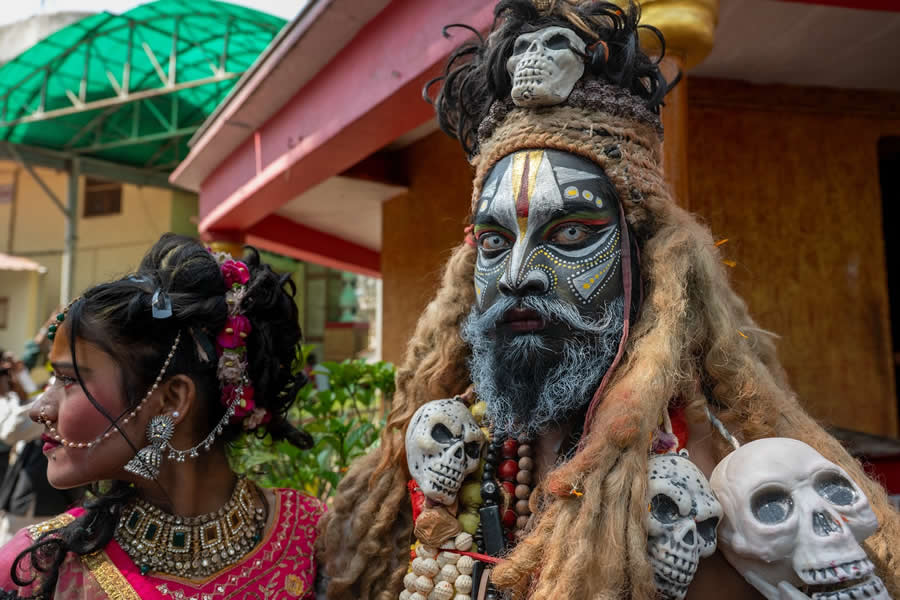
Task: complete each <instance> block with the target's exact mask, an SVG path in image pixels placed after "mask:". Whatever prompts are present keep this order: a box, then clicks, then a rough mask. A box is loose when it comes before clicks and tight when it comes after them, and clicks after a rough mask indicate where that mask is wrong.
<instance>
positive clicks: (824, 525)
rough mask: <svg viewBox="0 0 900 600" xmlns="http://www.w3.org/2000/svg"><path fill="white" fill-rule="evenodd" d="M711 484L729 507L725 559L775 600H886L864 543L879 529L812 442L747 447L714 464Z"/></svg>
mask: <svg viewBox="0 0 900 600" xmlns="http://www.w3.org/2000/svg"><path fill="white" fill-rule="evenodd" d="M710 485H711V486H712V488H713V491H714V492H715V493H716V496H718V498H719V501H720V502H722V506H723V507H724V509H725V517H724V519H723V521H722V527H721V528H720V530H719V537H720V540H721V543H720V547H721V549H722V551H723V553H724V554H725V557H726V558H727V559H728V561H729V562H730V563H731V564H732V565H733V566H734V567H735V568H736V569H737V570H738V571H739V572H740V573H741V574H742V575H743V576H744V577H745V578H746V579H747V580H748V581H749V582H750V583H751V584H753V585H754V586H755V587H756V588H757V589H758V590H759V591H760V592H761V593H762V594H763V595H764V596H766V597H767V598H769V599H770V600H777V599H778V598H779V591H778V589H777V588H778V586H779V585H782V586H785V585H786V586H788V587H790V586H796V587H798V588H801V589H803V590H804V591H805V592H806V593H807V595H809V596H811V597H812V598H813V599H814V600H850V599H851V598H867V599H870V600H888V595H887V592H886V591H885V589H884V585H883V584H882V582H881V580H880V579H879V578H878V577H877V576H875V575H874V567H873V565H872V563H871V562H870V561H869V559H868V558H867V557H866V553H865V551H864V550H863V549H862V547H861V546H860V545H859V542H861V541H863V540H864V539H866V538H867V537H869V536H870V535H872V533H874V532H875V529H876V528H877V527H878V520H877V518H876V517H875V514H874V513H873V512H872V509H871V507H870V506H869V501H868V499H867V498H866V496H865V494H863V492H862V490H861V489H860V488H859V486H858V485H856V483H855V482H854V481H853V480H852V479H850V477H849V476H848V475H847V473H846V472H845V471H844V470H843V469H841V468H840V467H839V466H837V465H836V464H834V463H832V462H830V461H828V460H827V459H826V458H825V457H823V456H822V455H821V454H819V453H818V452H816V451H815V450H814V449H813V448H811V447H810V446H808V445H807V444H804V443H803V442H800V441H798V440H793V439H788V438H764V439H761V440H757V441H754V442H750V443H748V444H745V445H743V446H741V447H740V448H738V449H737V450H735V451H734V452H732V453H731V454H729V455H728V456H726V457H725V458H724V459H723V460H722V462H720V463H719V464H718V465H717V466H716V468H715V470H714V471H713V473H712V477H710Z"/></svg>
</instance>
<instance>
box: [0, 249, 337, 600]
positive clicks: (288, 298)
mask: <svg viewBox="0 0 900 600" xmlns="http://www.w3.org/2000/svg"><path fill="white" fill-rule="evenodd" d="M294 292H295V290H294V286H293V283H292V282H290V281H289V280H288V279H287V277H286V276H285V277H280V276H278V275H276V274H275V273H274V272H273V271H272V270H271V269H270V268H269V267H268V266H267V265H265V264H262V263H261V262H260V260H259V255H258V254H257V253H256V252H255V251H254V250H252V249H249V251H248V253H247V255H246V258H245V260H243V261H241V260H235V259H233V258H231V257H230V256H228V255H225V254H221V253H219V254H214V253H211V252H210V251H208V250H207V249H206V248H204V247H203V246H202V245H200V244H199V243H197V242H196V241H194V240H192V239H190V238H186V237H181V236H176V235H172V234H167V235H164V236H163V237H162V238H161V239H160V240H159V241H158V242H157V243H156V244H155V245H154V246H153V248H151V249H150V251H149V252H148V253H147V255H146V256H145V257H144V259H143V261H142V262H141V265H140V268H139V269H138V270H137V272H136V273H134V274H132V275H129V276H128V277H125V278H123V279H119V280H117V281H112V282H109V283H104V284H101V285H98V286H95V287H93V288H91V289H89V290H87V291H86V292H84V294H83V295H82V296H81V297H80V298H78V299H77V300H75V301H74V302H72V304H70V305H69V307H68V308H67V309H66V310H65V311H64V312H63V313H61V314H60V315H59V316H58V317H57V321H58V323H57V324H56V325H55V326H54V327H52V328H51V335H53V336H54V340H53V345H52V349H51V352H50V361H51V364H52V366H53V371H54V372H53V378H52V380H51V383H50V385H49V387H48V388H47V390H46V391H45V392H44V394H43V396H42V397H41V398H40V400H39V401H38V402H36V403H35V405H34V408H33V409H32V413H31V418H32V419H33V420H35V421H37V422H39V423H41V424H42V425H43V426H44V428H45V433H44V436H43V440H44V445H43V451H44V453H45V454H46V455H47V458H48V464H49V466H48V472H47V475H48V479H49V481H50V483H51V484H52V485H53V486H54V487H57V488H60V489H68V488H73V487H76V486H80V485H85V484H93V485H94V486H95V494H94V495H92V496H91V497H90V499H88V500H87V501H85V502H84V503H83V505H82V506H79V507H77V508H74V509H72V510H70V511H68V512H66V513H63V514H61V515H59V516H57V517H55V518H53V519H51V520H50V521H47V522H45V523H42V524H39V525H36V526H33V527H30V528H27V529H23V530H22V531H20V532H19V533H18V534H17V535H16V537H15V538H14V539H13V540H12V541H11V542H9V543H8V544H7V545H6V546H4V547H3V548H2V549H0V590H3V592H0V596H2V594H3V593H6V595H7V596H9V597H21V598H47V599H51V598H52V599H58V600H75V599H77V600H105V599H107V598H110V599H113V598H115V599H138V598H140V599H143V600H147V599H160V600H161V599H168V598H172V599H179V600H180V599H183V598H204V599H210V600H213V599H214V600H222V599H227V598H251V597H252V598H256V597H259V598H271V599H277V598H306V597H312V596H313V582H314V578H315V562H314V559H313V544H314V542H315V530H316V523H317V521H318V519H319V516H320V515H321V512H322V506H321V505H320V504H319V502H318V501H317V500H315V499H314V498H311V497H308V496H305V495H303V494H301V493H299V492H296V491H294V490H263V489H260V488H259V487H257V486H256V485H255V484H253V483H252V482H250V481H249V480H247V479H244V478H241V477H239V476H237V475H236V474H235V473H234V472H233V471H232V470H231V468H230V466H229V463H228V460H227V456H226V446H227V445H228V443H229V442H232V441H234V440H235V439H236V438H237V437H238V436H239V435H240V434H241V433H242V432H255V431H257V429H258V428H264V430H265V431H266V432H268V433H269V434H271V435H272V437H273V438H274V439H276V440H277V439H287V440H289V441H291V442H293V443H294V444H296V445H298V446H300V447H303V448H308V447H309V446H310V445H311V440H310V438H309V436H308V435H307V434H305V433H303V432H301V431H298V430H297V429H295V428H294V427H292V426H291V425H290V424H289V423H288V422H287V420H286V414H287V410H288V407H289V405H290V404H291V402H292V400H293V398H294V397H295V391H296V386H299V385H302V384H303V382H304V381H305V376H304V375H303V374H302V372H300V374H299V375H294V374H293V373H294V370H293V369H292V365H293V362H294V360H295V359H296V356H297V352H296V350H297V345H298V344H299V342H300V328H299V325H298V322H297V307H296V305H295V303H294V300H293V297H292V296H293V294H294ZM100 482H104V483H103V484H102V485H98V484H100Z"/></svg>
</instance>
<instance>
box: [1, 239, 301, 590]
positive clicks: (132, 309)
mask: <svg viewBox="0 0 900 600" xmlns="http://www.w3.org/2000/svg"><path fill="white" fill-rule="evenodd" d="M243 261H244V262H245V263H246V264H247V267H248V268H249V270H250V280H249V282H248V283H247V290H246V296H245V297H244V299H243V302H242V304H241V307H242V308H241V312H242V314H244V315H245V316H246V317H247V318H248V319H249V320H250V323H251V325H252V330H251V332H250V334H249V336H248V338H247V358H248V369H247V370H248V375H249V377H250V380H251V383H252V385H253V388H254V397H253V399H254V402H255V404H256V406H258V407H261V408H265V409H267V410H268V411H269V413H270V414H271V421H270V422H269V423H268V424H267V425H265V431H266V433H268V434H270V435H271V436H272V437H273V439H276V440H288V441H290V442H291V443H293V444H295V445H297V446H299V447H300V448H304V449H306V448H310V447H311V446H312V438H311V437H310V436H309V434H308V433H306V432H303V431H300V430H298V429H296V428H295V427H294V426H293V425H291V424H290V423H289V422H288V420H287V412H288V409H289V408H290V406H291V404H292V403H293V400H294V398H295V397H296V394H295V392H296V391H297V390H298V389H299V388H300V387H302V386H303V385H304V384H305V383H306V376H305V375H304V374H303V372H302V370H298V371H297V373H296V374H295V373H294V368H293V367H294V361H295V360H296V358H297V355H298V352H297V350H298V345H299V344H300V341H301V332H300V326H299V323H298V310H297V305H296V304H295V302H294V295H295V294H296V288H295V285H294V283H293V281H292V280H291V279H290V277H289V276H288V275H278V274H276V273H275V272H274V271H272V269H271V268H270V267H269V266H268V265H266V264H264V263H262V262H261V261H260V257H259V253H258V252H257V251H256V250H255V249H254V248H250V247H246V248H245V255H244V257H243ZM157 290H160V292H161V293H165V294H166V295H167V296H168V298H169V299H170V301H171V306H172V314H171V316H170V317H168V318H164V319H159V318H154V317H153V313H152V310H151V302H152V299H153V295H154V293H155V292H156V291H157ZM225 291H226V287H225V280H224V277H223V276H222V272H221V269H220V267H219V265H218V263H217V262H216V259H215V258H214V257H213V255H212V254H211V253H210V252H209V251H208V250H207V249H206V248H205V247H204V246H203V245H202V244H200V243H199V242H197V241H196V240H194V239H192V238H188V237H185V236H180V235H175V234H165V235H163V236H162V237H161V238H160V240H159V241H158V242H157V243H156V244H154V245H153V247H152V248H151V249H150V250H149V251H148V252H147V254H146V255H145V256H144V258H143V260H142V261H141V264H140V267H139V268H138V270H137V271H136V272H135V273H133V274H131V275H129V276H127V277H124V278H122V279H119V280H116V281H111V282H109V283H103V284H100V285H97V286H94V287H92V288H90V289H89V290H87V291H86V292H84V294H83V295H82V296H81V297H80V298H79V299H78V300H76V301H75V302H73V303H72V304H71V305H70V306H69V308H68V311H67V313H66V318H65V321H64V322H63V325H62V326H63V327H65V328H67V329H68V334H69V340H70V349H71V353H72V362H73V365H74V370H75V375H76V378H77V379H78V381H79V383H80V385H81V388H82V390H83V391H84V393H85V395H86V396H87V398H88V400H89V401H90V402H91V403H92V404H93V405H94V407H96V408H97V410H98V411H99V412H101V414H103V415H104V416H105V417H106V418H107V419H109V421H110V423H111V427H113V428H115V429H119V426H118V420H119V419H120V418H121V417H122V416H123V415H110V414H108V413H107V412H106V411H105V410H104V408H103V407H102V406H101V405H100V404H99V403H98V402H97V401H96V400H95V399H94V397H93V396H92V395H91V393H90V392H89V391H88V389H87V388H86V386H85V385H84V382H83V380H82V379H81V374H80V372H79V367H78V360H77V357H76V353H75V342H76V340H84V341H86V342H89V343H92V344H95V345H96V346H98V347H99V348H100V349H102V350H103V351H104V352H106V353H107V354H109V356H111V357H112V358H113V360H114V361H116V363H117V364H118V366H119V367H120V372H121V375H122V381H121V386H122V389H123V390H124V392H125V395H126V401H127V404H128V410H131V409H133V408H134V407H135V406H136V405H137V404H138V403H139V402H140V400H141V399H142V398H143V396H144V394H145V393H146V390H148V389H149V388H150V386H152V385H153V382H154V380H155V379H156V377H157V375H158V374H159V369H160V368H161V367H162V365H163V364H164V362H165V359H166V356H167V354H168V353H169V351H170V350H171V348H172V345H173V343H174V341H175V338H176V336H177V335H178V334H179V332H180V333H181V342H180V344H179V346H178V348H177V350H176V352H175V354H174V356H173V357H172V361H171V362H170V364H169V367H168V368H167V369H166V373H165V374H164V380H165V378H169V377H172V376H174V375H179V374H184V375H187V376H189V377H190V378H191V379H192V380H193V381H194V384H195V387H196V389H197V396H198V398H199V399H200V400H201V401H203V402H205V404H206V406H207V408H208V410H207V412H208V415H209V424H208V426H209V429H210V430H212V428H213V427H215V425H216V424H217V423H218V422H219V420H220V419H221V418H222V416H223V415H224V412H225V406H224V405H223V404H222V402H221V400H220V398H221V392H220V387H219V381H218V379H217V376H216V370H217V362H218V360H217V359H218V357H217V355H216V352H215V339H216V335H217V334H218V333H219V331H221V330H222V328H223V327H224V325H225V321H226V318H227V317H228V308H227V306H228V305H227V303H226V300H225ZM126 412H127V411H126ZM119 431H120V432H121V430H119ZM242 431H243V430H242V428H241V425H240V424H239V423H237V424H229V425H228V426H226V428H225V429H224V431H223V432H222V434H221V435H220V436H219V439H220V440H221V441H223V442H232V441H234V440H235V439H236V438H237V437H238V436H239V435H240V434H241V432H242ZM123 436H124V434H123ZM124 437H125V439H126V441H128V443H129V444H130V445H131V446H132V449H133V450H134V451H135V452H137V448H136V447H135V444H134V443H133V442H132V441H131V440H129V439H128V437H127V436H124ZM95 487H96V486H95ZM134 493H135V492H134V488H133V487H132V486H130V485H129V484H126V483H124V482H120V481H115V482H112V485H111V488H110V489H108V490H107V491H105V492H104V493H100V492H99V490H95V494H94V498H93V499H91V500H89V501H87V502H85V504H84V508H85V509H86V512H85V513H84V514H83V515H81V516H80V517H78V518H77V519H75V520H74V521H73V522H72V523H70V524H69V525H67V526H66V527H63V528H62V529H59V530H57V531H54V532H52V533H50V534H46V535H44V536H43V537H41V538H40V539H38V540H36V541H35V543H34V544H33V545H32V546H30V547H29V548H27V549H26V550H24V551H23V552H22V553H20V554H19V556H18V557H17V558H16V560H15V561H14V563H13V565H12V570H11V575H12V579H13V581H14V582H15V583H16V584H17V585H19V586H28V585H33V584H34V583H35V581H36V579H37V578H38V577H39V578H40V584H39V587H38V589H37V590H36V593H35V595H34V596H33V597H35V598H49V597H52V595H53V591H54V589H55V587H56V582H57V579H58V577H59V569H60V567H61V565H62V563H63V561H64V560H65V558H66V556H67V554H68V553H70V552H72V553H75V554H77V555H85V554H90V553H92V552H95V551H97V550H100V549H102V548H103V547H105V546H106V544H107V543H109V541H110V540H111V539H112V537H113V534H114V532H115V528H116V525H117V524H118V521H119V518H120V516H121V511H122V508H123V507H124V505H125V503H126V502H127V501H128V500H129V498H131V496H133V494H134ZM26 558H28V559H29V562H30V565H31V567H32V572H33V579H32V580H31V581H23V580H22V579H21V578H20V576H19V574H18V572H17V571H18V566H19V564H20V563H22V561H23V560H25V559H26Z"/></svg>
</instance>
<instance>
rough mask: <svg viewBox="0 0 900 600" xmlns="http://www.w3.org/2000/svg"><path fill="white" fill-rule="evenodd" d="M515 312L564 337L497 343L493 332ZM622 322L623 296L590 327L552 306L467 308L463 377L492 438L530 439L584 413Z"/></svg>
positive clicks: (532, 302)
mask: <svg viewBox="0 0 900 600" xmlns="http://www.w3.org/2000/svg"><path fill="white" fill-rule="evenodd" d="M517 307H518V308H530V309H533V310H536V311H537V312H538V313H539V314H540V315H541V316H542V317H543V318H544V319H545V321H546V322H547V323H551V324H554V325H558V324H562V325H564V326H566V327H567V328H568V329H569V332H568V333H567V334H566V335H565V337H564V338H562V339H553V338H549V337H548V336H546V335H541V334H540V333H535V334H531V333H528V334H519V335H516V336H511V337H505V336H498V335H497V332H496V327H497V324H498V323H499V322H500V321H501V320H502V318H503V315H504V314H505V313H506V311H508V310H509V309H511V308H517ZM624 320H625V299H624V297H623V296H620V297H619V298H617V299H615V300H613V301H612V302H610V303H609V304H608V305H606V308H605V310H604V311H603V312H602V314H600V315H599V316H598V317H596V318H594V319H588V318H585V317H584V316H582V315H581V313H579V312H578V310H577V309H576V308H575V306H574V305H572V304H570V303H568V302H564V301H562V300H559V299H553V298H542V297H526V298H522V299H514V298H502V299H500V300H498V301H497V302H496V303H494V304H493V305H492V306H491V307H490V308H489V309H488V310H487V311H485V312H484V313H479V312H478V311H477V309H476V308H475V307H473V308H472V311H471V312H470V313H469V316H468V317H467V318H466V320H465V322H464V323H463V326H462V330H461V335H462V337H463V340H465V341H466V342H467V343H468V344H469V346H470V348H471V350H472V356H471V358H470V359H469V370H470V373H471V376H472V381H473V382H474V383H475V391H476V392H477V394H478V397H479V399H481V400H484V401H485V403H486V404H487V417H488V420H489V421H490V423H491V427H492V428H493V430H494V432H496V433H498V434H500V435H501V436H507V437H517V438H518V437H526V438H534V437H535V436H537V435H539V434H541V433H543V432H544V431H547V430H548V428H550V427H552V426H554V425H562V424H564V423H566V422H567V421H569V420H570V419H571V418H573V417H574V416H576V415H577V414H578V413H580V412H581V411H583V410H585V409H586V408H587V405H588V403H590V401H591V398H592V397H593V395H594V392H595V391H596V389H597V386H598V385H600V381H601V380H602V379H603V376H604V375H605V374H606V372H607V371H608V370H609V368H610V367H611V366H612V364H613V361H614V360H615V357H616V354H617V353H618V351H619V342H620V341H621V339H622V332H623V330H624V327H625V323H624ZM554 342H555V344H554ZM551 346H554V347H551Z"/></svg>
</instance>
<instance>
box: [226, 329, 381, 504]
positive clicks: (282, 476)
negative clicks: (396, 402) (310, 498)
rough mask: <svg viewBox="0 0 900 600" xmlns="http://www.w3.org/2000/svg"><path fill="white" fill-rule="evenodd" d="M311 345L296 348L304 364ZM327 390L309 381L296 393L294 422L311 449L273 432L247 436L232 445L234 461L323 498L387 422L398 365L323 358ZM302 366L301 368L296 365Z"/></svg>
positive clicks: (263, 478)
mask: <svg viewBox="0 0 900 600" xmlns="http://www.w3.org/2000/svg"><path fill="white" fill-rule="evenodd" d="M308 352H309V349H308V348H306V347H304V348H303V350H302V353H298V357H297V359H298V360H297V364H298V365H304V364H306V356H307V354H308ZM322 367H324V369H326V370H327V371H328V381H329V389H327V390H317V389H315V387H313V383H312V382H310V383H308V384H306V385H305V386H303V387H302V388H301V389H300V390H298V392H297V399H296V401H295V403H294V405H293V406H292V407H291V410H290V412H289V413H288V416H289V419H290V421H291V422H292V423H293V424H294V425H296V426H298V427H300V428H301V429H304V430H306V431H308V432H309V433H310V434H311V435H312V436H313V440H314V441H315V445H314V446H313V447H312V448H311V449H310V450H300V449H299V448H297V447H296V446H293V445H292V444H290V443H289V442H284V441H282V442H275V443H273V442H272V439H271V437H270V436H268V435H267V436H265V437H262V438H260V437H259V436H256V435H247V436H244V438H243V439H242V440H239V441H238V442H237V443H235V444H234V446H233V448H232V454H231V459H232V465H233V466H234V468H235V470H236V471H237V472H239V473H244V474H246V475H247V476H249V477H251V478H253V479H254V480H256V481H257V482H258V483H259V484H260V485H262V486H264V487H286V488H294V489H299V490H303V491H305V492H307V493H309V494H312V495H314V496H317V497H319V498H322V499H325V498H327V497H328V496H330V495H332V494H333V493H334V492H335V490H336V488H337V484H338V483H339V482H340V480H341V477H343V475H344V473H345V472H346V470H347V467H349V466H350V463H351V462H352V461H353V459H355V458H357V457H358V456H361V455H363V454H365V453H367V452H368V451H369V450H370V449H371V448H372V447H373V446H374V445H375V444H376V443H377V442H378V437H379V435H380V433H381V429H382V428H383V427H384V421H385V419H384V416H385V415H386V414H387V412H388V408H389V406H390V402H391V398H392V396H393V394H394V366H393V365H392V364H390V363H386V362H375V363H367V362H365V361H363V360H345V361H343V362H340V363H337V362H325V363H322ZM298 368H300V367H298Z"/></svg>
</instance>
